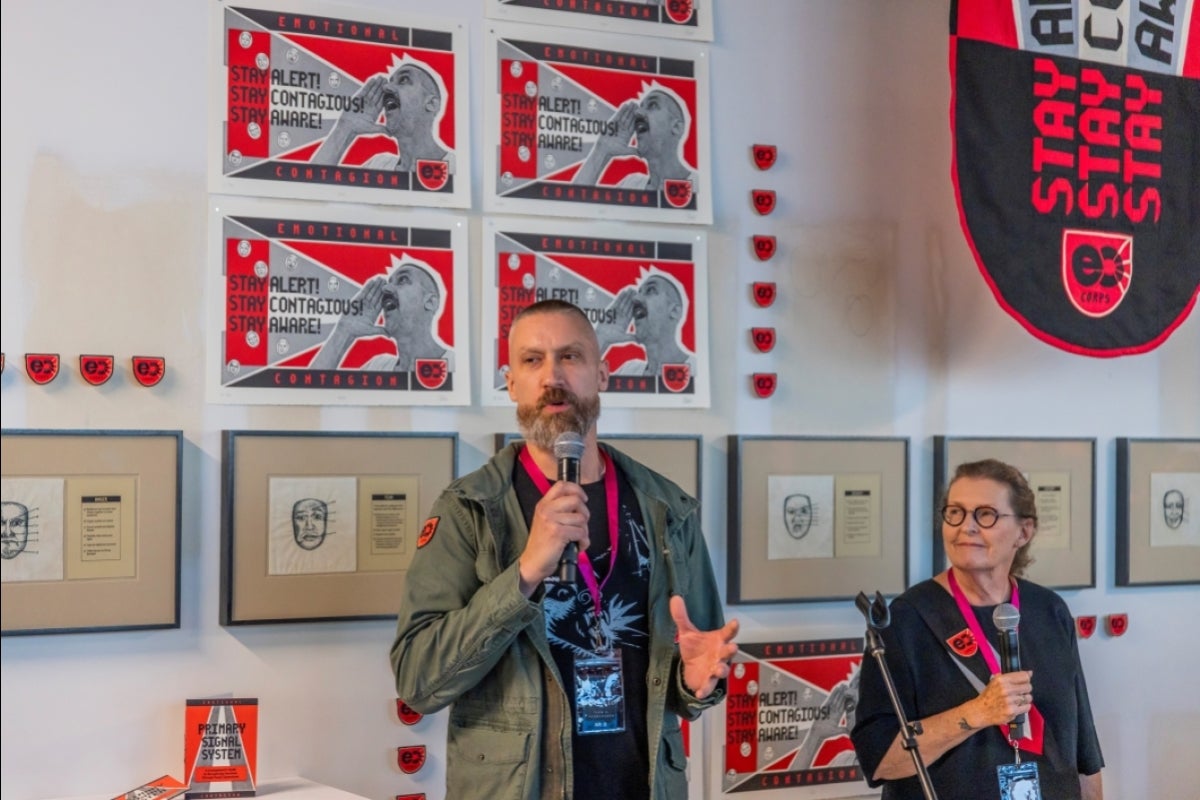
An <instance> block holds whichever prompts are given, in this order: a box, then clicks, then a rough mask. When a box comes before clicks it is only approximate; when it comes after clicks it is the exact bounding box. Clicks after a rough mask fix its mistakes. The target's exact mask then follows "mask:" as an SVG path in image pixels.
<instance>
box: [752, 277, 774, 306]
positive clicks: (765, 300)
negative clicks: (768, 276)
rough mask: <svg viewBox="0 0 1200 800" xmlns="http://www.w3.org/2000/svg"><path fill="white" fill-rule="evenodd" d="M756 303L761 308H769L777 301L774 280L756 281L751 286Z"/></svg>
mask: <svg viewBox="0 0 1200 800" xmlns="http://www.w3.org/2000/svg"><path fill="white" fill-rule="evenodd" d="M751 291H752V293H753V295H754V304H755V305H757V306H758V307H759V308H767V307H769V306H770V305H771V304H772V303H774V302H775V283H774V282H773V281H755V282H754V285H753V286H752V287H751Z"/></svg>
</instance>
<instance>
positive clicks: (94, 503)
mask: <svg viewBox="0 0 1200 800" xmlns="http://www.w3.org/2000/svg"><path fill="white" fill-rule="evenodd" d="M0 464H2V467H0V473H2V476H3V477H2V481H0V483H2V487H3V491H2V492H0V493H2V494H3V507H4V544H3V562H2V566H3V570H4V572H3V582H2V583H0V634H2V635H4V636H23V635H31V634H52V633H83V632H93V631H128V630H144V629H155V628H178V627H179V552H180V531H181V526H180V520H181V510H180V509H181V505H180V486H181V480H182V472H183V434H182V433H181V432H180V431H154V430H141V431H139V430H6V431H2V432H0Z"/></svg>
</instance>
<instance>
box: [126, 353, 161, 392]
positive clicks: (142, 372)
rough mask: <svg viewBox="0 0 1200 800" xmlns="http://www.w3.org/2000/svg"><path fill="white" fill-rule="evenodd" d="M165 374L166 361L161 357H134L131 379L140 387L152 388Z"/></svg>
mask: <svg viewBox="0 0 1200 800" xmlns="http://www.w3.org/2000/svg"><path fill="white" fill-rule="evenodd" d="M166 374H167V360H166V359H165V358H163V357H161V356H134V357H133V377H135V378H137V382H138V383H140V384H141V385H142V386H154V385H155V384H157V383H158V382H159V381H161V380H162V379H163V376H164V375H166Z"/></svg>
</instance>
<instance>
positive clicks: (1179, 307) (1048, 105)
mask: <svg viewBox="0 0 1200 800" xmlns="http://www.w3.org/2000/svg"><path fill="white" fill-rule="evenodd" d="M951 8H952V11H951V20H950V27H951V38H950V66H951V75H952V78H953V84H954V95H953V99H952V101H951V110H952V113H951V120H952V125H953V132H954V151H955V152H954V172H953V175H954V184H955V190H956V193H957V196H958V203H959V211H960V216H961V219H962V225H963V231H964V233H965V234H966V236H967V241H968V244H969V245H970V246H971V248H972V250H973V251H974V253H975V260H976V261H977V263H978V265H979V269H980V270H981V271H982V272H983V274H984V277H985V278H986V280H987V282H988V285H989V286H990V287H991V289H992V292H993V294H994V295H995V296H996V299H997V301H998V302H999V303H1000V305H1001V306H1002V307H1003V308H1004V309H1005V311H1007V312H1008V313H1009V314H1011V315H1012V316H1013V317H1014V318H1015V319H1016V320H1017V321H1018V322H1020V323H1021V324H1022V325H1023V326H1024V327H1025V328H1026V329H1027V330H1029V332H1030V333H1032V334H1033V335H1034V336H1036V337H1038V338H1039V339H1041V340H1042V341H1044V342H1047V343H1048V344H1051V345H1053V346H1055V347H1059V348H1061V349H1063V350H1067V351H1070V352H1073V353H1079V354H1083V355H1089V356H1120V355H1129V354H1134V353H1142V352H1146V351H1148V350H1152V349H1154V348H1155V347H1157V346H1158V345H1160V344H1161V343H1162V342H1163V341H1165V340H1166V338H1167V337H1168V336H1170V335H1171V332H1172V331H1174V330H1175V329H1176V328H1177V327H1178V326H1179V325H1180V324H1181V323H1182V322H1183V321H1184V320H1185V319H1186V318H1187V316H1188V314H1189V313H1191V311H1192V309H1193V308H1194V307H1195V305H1196V298H1197V296H1198V294H1200V192H1197V191H1196V187H1197V186H1200V125H1198V124H1197V121H1196V120H1197V109H1198V108H1200V8H1198V7H1197V4H1195V3H1173V2H1154V3H1150V2H1139V3H1135V2H1115V3H1110V2H1103V3H1102V2H1092V3H1074V4H1073V3H1069V2H1045V0H1014V2H1011V3H1009V2H1003V3H1000V2H983V1H982V0H964V1H963V2H958V3H954V4H952V6H951Z"/></svg>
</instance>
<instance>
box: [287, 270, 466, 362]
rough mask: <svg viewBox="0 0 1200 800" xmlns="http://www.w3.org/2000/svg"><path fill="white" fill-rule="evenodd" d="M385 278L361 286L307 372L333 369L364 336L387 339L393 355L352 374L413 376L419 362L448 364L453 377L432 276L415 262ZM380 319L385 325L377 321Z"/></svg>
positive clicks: (378, 357) (439, 299)
mask: <svg viewBox="0 0 1200 800" xmlns="http://www.w3.org/2000/svg"><path fill="white" fill-rule="evenodd" d="M395 264H396V266H395V267H394V268H393V269H392V271H391V272H390V273H389V274H388V276H387V277H386V278H385V277H384V276H382V275H376V276H375V277H373V278H371V279H369V280H368V281H367V282H366V283H364V284H363V287H362V288H361V289H359V290H358V294H356V295H355V296H354V301H352V302H351V304H350V305H351V308H352V310H351V311H349V312H347V313H345V314H343V315H342V316H341V318H339V319H338V321H337V323H335V324H334V326H333V331H332V332H331V333H330V334H329V338H328V339H326V340H325V343H324V344H323V345H321V349H320V350H319V351H318V352H317V355H316V357H315V358H313V360H312V363H311V364H309V368H310V369H337V368H338V367H339V366H341V363H342V359H343V358H345V356H346V353H347V352H349V350H350V347H351V346H352V345H353V344H354V342H355V341H357V340H358V339H359V338H361V337H364V336H387V337H388V338H390V339H391V340H392V341H394V342H395V343H396V355H395V356H390V355H386V354H379V355H376V356H373V357H372V358H371V359H370V360H369V361H367V362H366V363H365V364H363V365H362V366H361V367H357V366H356V367H355V368H356V369H364V370H371V371H376V372H384V371H397V372H412V371H413V370H414V368H415V366H416V361H417V359H432V360H439V361H445V362H446V365H445V366H446V370H447V371H448V372H450V373H453V372H454V353H453V352H452V351H451V350H450V348H448V347H447V346H446V345H445V344H444V343H443V342H442V341H441V340H440V339H439V338H438V336H437V323H438V319H439V318H440V317H441V311H442V291H441V287H440V286H439V285H438V280H437V277H436V275H435V274H434V272H433V271H432V270H431V269H429V268H427V267H425V266H424V265H423V264H420V263H418V262H417V261H415V260H413V259H404V260H398V261H396V262H395ZM380 314H383V325H382V326H379V325H377V324H376V321H377V320H378V319H379V315H380Z"/></svg>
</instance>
